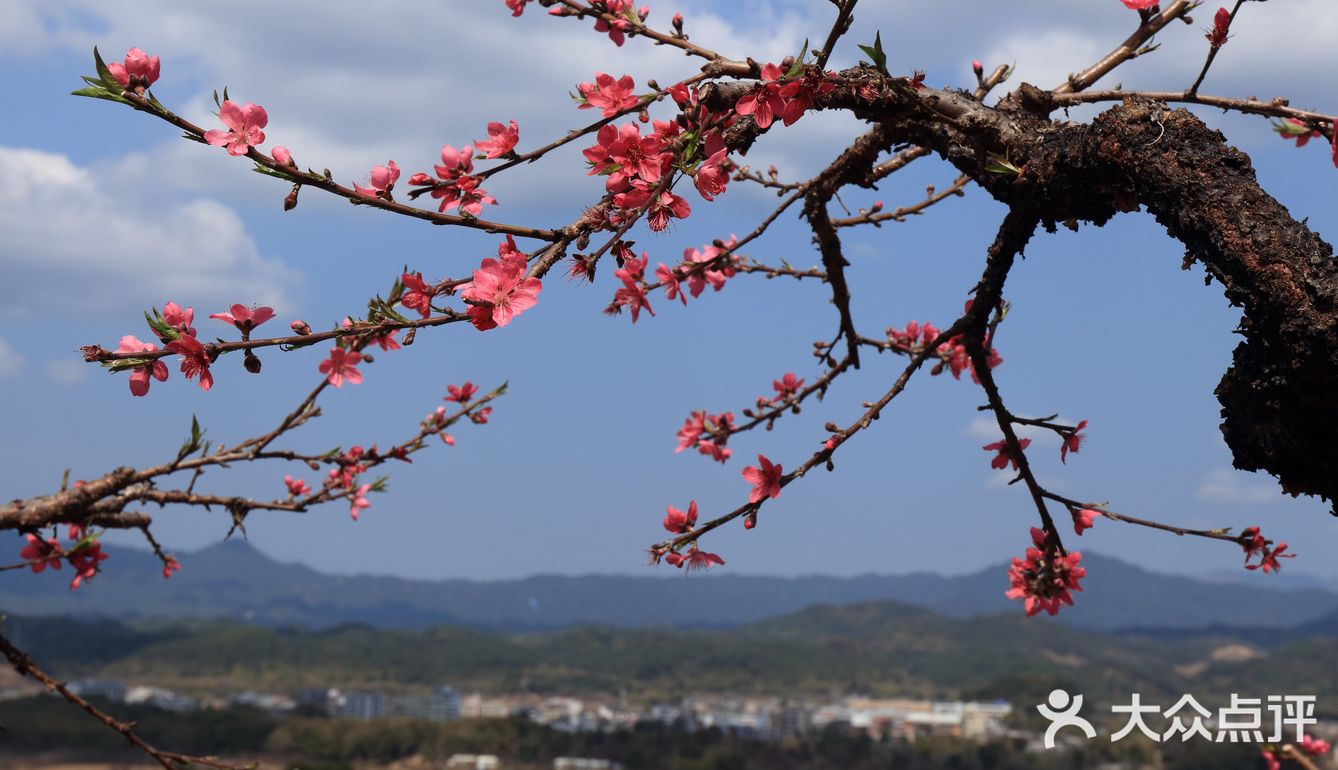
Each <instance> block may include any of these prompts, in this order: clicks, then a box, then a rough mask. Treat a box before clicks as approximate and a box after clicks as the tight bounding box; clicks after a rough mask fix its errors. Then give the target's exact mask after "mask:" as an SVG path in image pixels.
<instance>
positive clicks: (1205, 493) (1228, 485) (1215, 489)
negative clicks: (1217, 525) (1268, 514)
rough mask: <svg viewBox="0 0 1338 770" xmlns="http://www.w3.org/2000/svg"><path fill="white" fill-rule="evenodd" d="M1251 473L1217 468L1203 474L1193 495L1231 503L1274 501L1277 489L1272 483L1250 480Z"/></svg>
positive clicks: (1256, 503)
mask: <svg viewBox="0 0 1338 770" xmlns="http://www.w3.org/2000/svg"><path fill="white" fill-rule="evenodd" d="M1253 478H1257V477H1253V476H1252V474H1247V473H1245V472H1244V471H1234V470H1231V469H1229V468H1217V469H1215V470H1211V471H1209V472H1208V473H1207V474H1205V475H1204V477H1203V481H1202V482H1201V483H1200V484H1199V488H1198V490H1197V491H1195V493H1194V496H1195V497H1197V498H1198V499H1200V500H1208V501H1209V502H1214V503H1228V504H1233V505H1263V504H1265V503H1276V502H1277V499H1278V490H1277V487H1276V486H1275V485H1274V484H1271V483H1266V482H1263V481H1254V480H1252V479H1253Z"/></svg>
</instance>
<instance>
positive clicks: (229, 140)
mask: <svg viewBox="0 0 1338 770" xmlns="http://www.w3.org/2000/svg"><path fill="white" fill-rule="evenodd" d="M218 119H219V120H221V121H223V125H225V126H227V127H228V129H229V130H227V131H222V130H220V129H217V128H216V129H213V130H212V131H206V132H204V140H205V141H206V142H208V143H209V144H212V145H214V146H215V147H218V146H225V147H227V148H228V154H229V155H245V154H246V153H247V151H248V150H250V149H251V148H252V147H254V146H255V145H258V144H263V143H264V142H265V132H264V131H261V129H262V128H264V127H265V126H266V125H267V124H268V123H269V115H266V114H265V108H264V107H261V106H260V105H258V104H251V103H247V104H246V105H245V106H242V107H238V106H237V103H236V102H234V101H232V100H231V99H225V100H223V105H222V106H221V107H219V109H218Z"/></svg>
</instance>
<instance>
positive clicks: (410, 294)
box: [400, 273, 437, 318]
mask: <svg viewBox="0 0 1338 770" xmlns="http://www.w3.org/2000/svg"><path fill="white" fill-rule="evenodd" d="M400 283H401V284H403V285H404V294H403V295H401V296H400V304H401V305H403V306H405V307H407V308H409V309H410V310H415V311H417V312H418V313H420V314H422V316H423V317H424V318H427V317H428V316H429V315H431V314H432V297H433V296H435V295H436V293H437V292H436V290H435V289H433V288H432V287H431V286H429V285H428V284H427V283H426V282H425V281H423V274H422V273H405V274H404V275H401V276H400Z"/></svg>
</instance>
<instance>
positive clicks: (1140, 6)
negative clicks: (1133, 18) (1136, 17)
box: [1120, 0, 1160, 11]
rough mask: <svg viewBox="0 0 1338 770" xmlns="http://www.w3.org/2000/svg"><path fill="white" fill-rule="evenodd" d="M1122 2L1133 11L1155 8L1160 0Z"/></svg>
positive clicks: (1127, 0)
mask: <svg viewBox="0 0 1338 770" xmlns="http://www.w3.org/2000/svg"><path fill="white" fill-rule="evenodd" d="M1120 2H1121V3H1124V7H1125V8H1128V9H1129V10H1131V11H1146V10H1148V9H1149V8H1155V7H1156V6H1157V3H1158V2H1160V0H1120Z"/></svg>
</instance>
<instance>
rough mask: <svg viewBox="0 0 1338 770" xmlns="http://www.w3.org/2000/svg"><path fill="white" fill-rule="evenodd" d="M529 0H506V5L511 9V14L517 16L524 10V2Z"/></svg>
mask: <svg viewBox="0 0 1338 770" xmlns="http://www.w3.org/2000/svg"><path fill="white" fill-rule="evenodd" d="M529 1H530V0H506V7H507V8H510V9H511V15H512V16H519V15H521V14H522V13H524V12H525V4H526V3H528V2H529Z"/></svg>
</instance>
